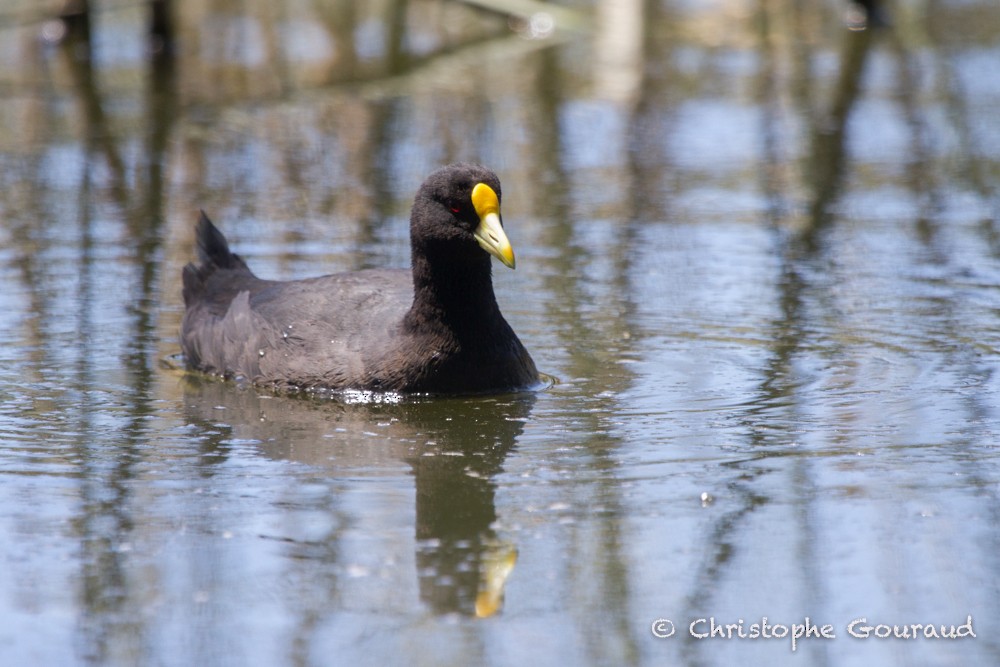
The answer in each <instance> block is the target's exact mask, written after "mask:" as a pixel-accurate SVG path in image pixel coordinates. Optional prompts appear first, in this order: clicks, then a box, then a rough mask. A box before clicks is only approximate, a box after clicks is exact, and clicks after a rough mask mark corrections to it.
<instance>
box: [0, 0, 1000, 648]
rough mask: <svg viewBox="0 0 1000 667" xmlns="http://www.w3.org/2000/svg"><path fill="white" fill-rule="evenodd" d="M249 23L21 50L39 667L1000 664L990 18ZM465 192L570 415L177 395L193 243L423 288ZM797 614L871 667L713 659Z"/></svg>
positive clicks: (20, 440)
mask: <svg viewBox="0 0 1000 667" xmlns="http://www.w3.org/2000/svg"><path fill="white" fill-rule="evenodd" d="M238 4H239V6H238V7H237V6H235V5H233V6H230V5H228V4H226V3H217V4H216V5H213V6H212V7H201V6H196V5H197V3H184V2H181V3H177V4H176V6H175V10H176V11H175V15H176V19H177V26H176V27H177V38H178V41H177V51H176V57H175V58H174V59H169V58H167V59H164V58H161V57H159V56H156V55H152V56H150V55H149V54H148V53H147V51H146V41H145V39H144V38H143V36H142V30H143V26H144V23H145V20H146V16H145V11H146V8H145V7H142V6H136V7H126V8H117V9H116V8H112V9H105V10H104V11H102V12H100V13H98V14H96V15H95V17H94V18H95V21H94V25H93V27H92V29H93V40H92V47H91V48H92V55H93V57H92V59H90V60H89V61H88V60H86V59H81V58H80V57H79V55H80V53H81V51H80V49H81V48H82V49H83V52H84V53H85V52H86V47H85V46H84V47H80V46H79V45H78V46H73V45H72V43H71V44H69V45H65V44H63V45H60V44H55V43H50V42H46V41H44V40H42V39H40V38H39V35H51V34H53V33H52V31H53V30H55V29H56V28H58V24H52V23H46V22H45V21H42V20H40V17H41V16H42V15H41V14H37V13H34V10H32V9H31V6H29V5H28V4H23V5H22V4H20V3H16V2H15V3H13V4H12V5H11V8H10V12H9V14H7V16H8V20H7V21H6V22H5V23H3V24H0V45H3V46H0V86H2V88H3V90H4V91H5V93H6V94H5V95H4V96H3V99H2V100H0V117H2V118H3V122H2V123H0V128H2V129H0V186H2V187H0V281H2V284H3V285H4V289H3V290H0V313H2V315H0V441H2V443H3V444H2V447H0V564H2V571H3V575H2V576H0V619H2V620H3V623H0V659H2V662H3V664H5V665H6V664H10V665H36V664H37V665H50V664H51V665H55V664H59V665H76V664H81V665H82V664H95V665H147V664H157V665H192V664H198V665H213V666H214V665H241V666H242V665H282V664H294V665H328V664H378V665H390V664H407V665H413V664H417V665H420V664H427V665H449V664H456V665H458V664H462V665H466V664H484V665H522V664H553V665H556V664H558V665H564V664H581V665H639V664H642V665H646V664H649V665H652V664H682V665H728V664H769V665H771V664H817V665H890V664H892V665H908V666H909V665H952V664H993V663H996V662H997V661H998V660H1000V641H998V639H997V637H998V627H997V619H1000V603H998V600H1000V595H998V594H1000V590H998V584H997V582H998V581H1000V555H998V554H1000V537H998V535H1000V531H998V526H1000V503H998V484H1000V458H998V456H997V451H998V450H997V448H996V443H997V441H998V437H997V436H998V430H1000V410H998V407H997V405H998V399H1000V385H998V377H997V375H998V373H997V371H998V369H1000V326H998V325H1000V231H998V227H997V225H998V212H1000V206H998V204H1000V199H998V198H997V194H996V181H997V173H998V164H997V156H998V155H1000V126H998V125H997V124H996V122H995V110H996V109H997V108H998V106H1000V87H998V86H997V83H996V82H997V79H996V77H995V76H993V75H992V69H993V68H994V63H995V62H996V60H997V58H998V57H1000V51H998V47H997V44H998V43H1000V42H998V41H997V36H998V35H997V26H1000V16H998V13H997V9H996V7H994V6H993V4H991V3H989V2H943V3H932V4H930V5H926V6H924V5H920V6H916V5H913V6H911V5H910V4H908V3H897V5H898V6H897V5H893V6H892V7H890V18H891V23H890V25H889V27H887V28H884V29H882V30H877V31H873V30H867V31H857V32H852V31H849V30H847V29H846V28H845V23H844V21H843V10H844V6H842V5H840V4H837V3H832V2H831V3H818V4H816V6H810V7H808V8H805V7H800V6H799V4H798V3H778V4H777V5H772V4H767V3H764V4H762V5H759V6H757V5H755V6H746V7H744V6H730V5H727V4H725V3H707V4H699V3H684V2H664V3H639V2H635V3H633V2H617V3H614V2H608V3H594V6H593V7H591V6H590V5H589V4H587V3H568V4H567V6H565V7H562V10H565V11H566V12H567V13H565V14H564V13H562V11H558V10H559V8H552V13H551V15H550V16H549V17H548V18H546V17H545V16H542V15H539V14H536V15H535V16H534V17H527V18H517V17H514V18H510V17H506V16H504V15H502V13H501V14H496V13H491V12H487V11H484V10H481V9H477V8H475V7H474V6H472V5H474V4H479V3H470V4H469V5H464V4H462V3H436V2H416V1H415V2H411V3H409V10H408V11H407V12H404V13H403V14H400V15H399V16H401V17H402V18H401V20H398V21H397V20H395V18H394V17H396V16H397V14H396V13H395V12H399V11H400V10H399V8H398V7H397V6H396V5H395V4H394V3H385V4H383V3H378V2H375V3H370V4H368V5H366V6H365V7H364V8H360V7H356V6H355V5H354V4H353V3H340V2H335V1H333V0H330V1H329V2H317V3H314V4H313V5H311V6H310V7H306V6H305V5H302V6H299V5H294V6H290V7H287V8H283V9H281V10H277V9H274V8H272V7H271V5H270V4H268V3H253V2H251V3H249V4H248V3H238ZM637 12H639V13H637ZM639 18H641V20H637V19H639ZM552 21H555V25H556V27H557V29H556V31H555V32H554V33H551V34H550V31H549V29H548V26H550V25H551V24H552ZM57 32H58V31H57ZM119 35H128V38H125V37H121V38H119V37H113V36H119ZM456 159H476V160H481V161H484V162H486V163H489V164H491V165H493V166H494V167H495V168H496V170H497V171H498V172H499V174H500V176H501V178H502V180H503V182H504V214H505V215H504V220H505V223H506V225H507V229H508V231H509V235H510V237H511V240H512V242H513V244H514V246H515V249H516V251H517V254H518V269H517V271H516V272H511V271H508V270H506V269H504V268H503V267H499V265H498V267H497V268H496V269H495V272H494V275H495V284H496V286H497V292H498V299H499V301H500V303H501V307H502V308H503V310H504V312H505V314H506V315H507V317H508V319H509V321H510V322H511V324H512V325H513V327H514V328H515V330H517V331H518V333H519V335H520V337H521V339H522V340H523V341H524V343H525V344H526V346H527V347H528V348H529V349H530V350H531V352H532V354H533V356H534V357H535V360H536V362H537V363H538V365H539V367H540V368H541V369H542V370H544V371H545V372H547V373H549V374H551V375H552V376H553V377H555V378H556V379H557V381H556V383H555V384H554V385H553V386H551V387H549V388H547V389H545V390H543V391H540V392H537V393H534V394H519V395H504V396H496V397H482V398H475V399H434V400H430V399H412V400H405V401H402V402H371V401H368V402H364V401H357V400H328V399H317V398H309V397H280V396H271V395H268V394H260V393H259V392H257V391H254V390H253V389H250V388H247V387H240V386H236V385H233V384H228V383H223V382H218V381H215V380H212V379H208V378H203V377H199V376H197V375H191V374H186V373H184V372H183V370H180V369H179V368H178V367H177V354H178V352H179V346H178V343H177V330H178V326H179V321H180V316H181V309H182V304H181V299H180V268H181V266H183V264H184V263H185V262H187V261H189V260H190V259H191V258H192V255H193V251H192V242H193V238H192V232H191V229H192V226H193V222H194V219H195V215H196V212H197V209H198V208H205V209H206V210H207V211H209V213H210V214H211V215H212V216H213V218H215V219H216V220H217V221H218V222H219V224H220V226H221V227H222V229H223V230H224V231H225V232H226V233H227V235H228V236H229V237H230V239H231V241H232V243H233V244H234V246H235V247H236V249H237V251H238V252H240V253H241V254H242V255H243V256H244V257H246V258H247V259H248V261H249V262H250V264H251V266H253V267H254V268H255V269H256V270H257V272H258V273H259V274H261V275H264V276H268V277H277V278H291V277H301V276H307V275H314V274H319V273H326V272H331V271H337V270H350V269H355V268H361V267H368V266H385V265H405V264H406V262H407V259H408V245H407V238H406V218H407V215H408V207H409V200H410V198H411V197H412V193H413V191H414V190H415V189H416V186H417V185H418V184H419V182H420V180H421V179H422V177H423V175H425V174H426V173H427V172H428V171H430V169H432V168H433V167H435V166H437V165H438V164H440V163H442V162H447V161H451V160H456ZM765 617H766V618H767V622H768V623H770V624H771V625H770V627H772V628H773V627H774V626H780V627H785V628H788V629H789V632H791V630H790V628H791V626H793V625H795V624H799V625H801V626H804V624H805V622H806V620H805V619H806V618H807V617H808V618H809V619H810V622H811V623H813V624H815V625H816V626H817V627H819V626H822V625H825V624H829V625H830V626H831V628H830V630H829V631H828V632H829V634H831V635H833V636H832V637H830V638H823V637H818V636H817V633H818V630H816V631H815V632H814V633H813V634H812V635H810V636H808V637H804V638H801V639H799V640H798V641H797V643H796V645H795V650H794V651H793V649H792V641H791V638H790V637H773V636H768V637H766V638H765V637H760V636H756V637H751V636H747V637H743V638H739V637H738V636H733V637H732V638H726V637H720V636H718V635H716V636H713V637H708V638H704V639H700V638H698V637H697V636H696V635H697V634H698V633H700V632H702V631H706V630H707V629H708V628H710V627H711V626H710V623H711V621H710V620H709V619H714V621H715V622H716V623H717V624H719V625H725V624H733V625H734V628H736V626H739V628H740V630H736V629H733V630H731V631H722V630H720V631H719V632H720V633H724V632H730V633H732V632H744V633H745V634H749V633H750V631H751V626H755V625H756V626H757V627H758V629H759V628H760V626H761V625H762V623H763V619H764V618H765ZM969 617H971V619H972V626H971V628H972V630H973V631H974V632H975V635H976V636H975V637H964V638H959V639H933V638H927V637H921V638H918V639H900V638H895V639H881V638H879V637H876V636H874V634H873V635H872V636H870V637H868V638H867V639H863V638H859V637H854V636H852V635H851V634H850V632H849V630H848V627H849V625H850V624H851V623H852V622H853V621H855V620H858V619H866V620H865V621H864V622H862V623H859V624H856V625H855V626H854V631H855V633H856V634H858V633H861V630H860V628H862V627H863V626H864V625H871V626H873V627H874V626H880V625H881V627H882V628H885V630H882V629H877V630H873V631H872V633H884V632H886V631H891V628H892V626H893V625H896V626H900V627H902V626H904V625H905V626H909V625H913V624H921V625H922V626H926V625H933V626H934V627H935V628H937V629H938V630H939V629H940V626H941V625H944V626H945V630H947V629H948V627H950V626H960V625H962V624H965V623H966V622H967V619H969ZM657 619H662V622H661V623H659V624H658V625H654V621H657ZM700 619H705V620H704V621H701V620H700ZM741 619H742V621H741ZM666 621H669V624H667V623H666ZM668 628H673V630H674V634H673V636H670V637H667V638H657V637H656V636H655V633H656V632H659V633H660V634H669V633H668V632H666V630H665V629H668ZM936 631H937V630H936ZM921 632H923V630H922V629H921ZM778 634H781V631H780V630H779V631H778Z"/></svg>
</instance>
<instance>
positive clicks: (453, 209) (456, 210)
mask: <svg viewBox="0 0 1000 667" xmlns="http://www.w3.org/2000/svg"><path fill="white" fill-rule="evenodd" d="M461 210H462V209H460V208H458V207H456V206H452V207H451V212H452V213H459V212H460V211H461Z"/></svg>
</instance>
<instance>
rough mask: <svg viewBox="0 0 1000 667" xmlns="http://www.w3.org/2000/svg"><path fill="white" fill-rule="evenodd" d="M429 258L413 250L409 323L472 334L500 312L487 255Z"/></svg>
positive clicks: (462, 335)
mask: <svg viewBox="0 0 1000 667" xmlns="http://www.w3.org/2000/svg"><path fill="white" fill-rule="evenodd" d="M449 255H450V256H446V257H439V258H436V259H435V258H432V257H429V256H428V255H427V254H426V253H414V254H413V258H412V265H413V306H412V307H411V309H410V312H409V313H408V315H407V319H408V320H409V322H408V324H410V325H412V326H417V327H418V328H419V327H423V326H431V327H435V328H441V327H442V326H444V327H447V328H448V329H450V330H451V331H452V332H453V333H455V334H456V335H458V336H460V337H464V336H465V335H475V333H476V330H477V329H479V328H480V327H483V326H487V325H488V324H490V323H491V322H492V321H493V319H494V318H496V317H498V316H500V310H499V307H498V306H497V301H496V296H495V295H494V294H493V278H492V275H491V271H490V258H489V255H486V254H485V253H483V254H482V255H483V256H482V257H472V258H462V259H461V260H456V258H455V255H454V254H452V253H449Z"/></svg>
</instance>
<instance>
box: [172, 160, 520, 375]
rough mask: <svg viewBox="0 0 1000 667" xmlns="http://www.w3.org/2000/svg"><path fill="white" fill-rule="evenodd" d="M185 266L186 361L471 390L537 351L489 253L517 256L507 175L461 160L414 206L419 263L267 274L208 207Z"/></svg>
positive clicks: (239, 371) (414, 255)
mask: <svg viewBox="0 0 1000 667" xmlns="http://www.w3.org/2000/svg"><path fill="white" fill-rule="evenodd" d="M197 240H198V257H199V260H200V263H199V264H197V265H196V264H193V263H192V264H188V265H187V266H186V267H184V275H183V278H184V305H185V313H184V320H183V323H182V325H181V343H182V346H183V348H184V354H185V357H186V361H187V364H188V366H189V367H191V368H194V369H198V370H202V371H206V372H208V373H214V374H218V375H222V376H225V377H229V378H245V379H246V380H249V381H251V382H253V383H254V384H258V385H265V386H269V387H273V388H275V389H279V390H334V391H338V390H347V389H358V390H367V391H376V392H400V393H412V392H420V393H433V394H461V393H481V392H500V391H508V390H518V389H525V388H530V387H532V386H533V385H536V384H537V383H538V382H539V377H538V371H537V370H536V369H535V364H534V362H533V361H532V359H531V356H530V355H529V354H528V352H527V351H526V350H525V349H524V346H523V345H522V344H521V341H520V340H518V338H517V335H516V334H515V333H514V331H513V330H512V329H511V328H510V325H508V324H507V321H506V320H505V319H504V318H503V315H501V313H500V309H499V307H498V306H497V302H496V298H495V296H494V294H493V280H492V275H491V270H490V261H491V260H490V256H491V255H492V256H493V257H496V258H497V259H499V260H500V261H501V262H503V263H504V264H505V265H506V266H508V267H510V268H512V269H513V268H514V252H513V250H512V249H511V246H510V242H509V241H508V240H507V236H506V234H505V233H504V230H503V226H502V221H501V217H500V180H499V179H498V178H497V176H496V174H494V173H493V172H492V171H490V170H489V169H486V168H485V167H481V166H479V165H472V164H453V165H450V166H447V167H443V168H441V169H439V170H437V171H435V172H434V173H433V174H431V175H430V176H429V177H428V178H427V180H426V181H424V183H423V185H421V186H420V189H419V190H418V191H417V195H416V198H415V200H414V203H413V209H412V211H411V214H410V249H411V268H410V270H406V269H369V270H365V271H355V272H350V273H338V274H333V275H327V276H322V277H319V278H309V279H306V280H292V281H287V282H286V281H274V280H263V279H261V278H258V277H257V276H255V275H254V274H253V272H252V271H251V270H250V269H249V267H248V266H247V265H246V263H245V262H244V261H243V260H242V259H241V258H240V257H239V255H236V254H234V253H233V252H231V251H230V249H229V245H228V243H227V242H226V239H225V237H224V236H223V235H222V233H221V232H220V231H219V230H218V229H217V228H216V227H215V226H214V225H213V224H212V222H211V221H210V220H209V219H208V217H207V216H206V215H205V214H204V212H203V213H202V214H201V219H200V220H199V222H198V225H197Z"/></svg>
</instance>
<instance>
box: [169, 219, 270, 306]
mask: <svg viewBox="0 0 1000 667" xmlns="http://www.w3.org/2000/svg"><path fill="white" fill-rule="evenodd" d="M195 237H196V239H197V245H198V260H199V262H200V264H198V265H195V264H194V263H191V264H188V265H187V266H185V267H184V272H183V280H184V304H185V306H187V307H190V306H191V305H193V304H194V303H197V302H198V301H202V300H204V298H205V294H206V291H207V282H208V280H209V278H210V277H211V276H212V274H214V273H215V272H216V271H237V272H240V273H243V272H245V273H246V274H247V275H249V276H253V273H252V272H251V271H250V268H249V267H247V265H246V262H244V261H243V259H242V258H241V257H240V256H239V255H237V254H236V253H234V252H232V251H231V250H230V249H229V243H227V242H226V237H225V236H223V235H222V232H220V231H219V230H218V228H217V227H216V226H215V225H213V224H212V221H211V220H209V219H208V216H207V215H205V212H204V211H201V215H200V216H199V218H198V224H197V225H196V227H195Z"/></svg>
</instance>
